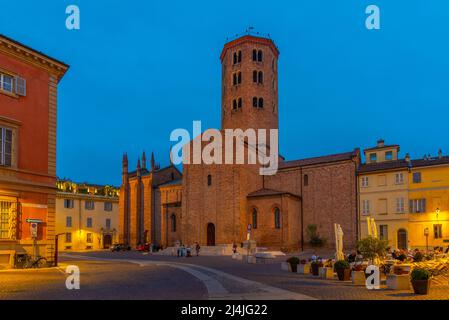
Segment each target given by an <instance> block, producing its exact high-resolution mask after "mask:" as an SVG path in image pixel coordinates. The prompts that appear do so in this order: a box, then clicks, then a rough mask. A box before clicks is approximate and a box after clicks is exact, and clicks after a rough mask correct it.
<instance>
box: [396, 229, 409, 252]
mask: <svg viewBox="0 0 449 320" xmlns="http://www.w3.org/2000/svg"><path fill="white" fill-rule="evenodd" d="M407 242H408V241H407V231H406V230H405V229H399V230H398V249H407V247H408V243H407Z"/></svg>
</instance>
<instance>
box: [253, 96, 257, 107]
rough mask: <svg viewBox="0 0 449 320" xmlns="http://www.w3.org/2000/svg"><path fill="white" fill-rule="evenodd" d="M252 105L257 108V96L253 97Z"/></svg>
mask: <svg viewBox="0 0 449 320" xmlns="http://www.w3.org/2000/svg"><path fill="white" fill-rule="evenodd" d="M253 107H254V108H257V97H254V98H253Z"/></svg>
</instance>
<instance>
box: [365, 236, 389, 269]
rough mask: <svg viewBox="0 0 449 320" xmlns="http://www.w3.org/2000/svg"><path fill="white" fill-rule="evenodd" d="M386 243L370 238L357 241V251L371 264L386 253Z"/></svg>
mask: <svg viewBox="0 0 449 320" xmlns="http://www.w3.org/2000/svg"><path fill="white" fill-rule="evenodd" d="M387 247H388V241H386V240H380V239H377V238H374V237H371V236H368V237H366V238H364V239H361V240H359V241H357V249H358V250H359V251H360V253H361V254H362V255H363V257H364V258H365V259H368V260H370V262H371V263H372V264H374V263H375V262H376V260H378V259H379V258H381V257H383V256H384V255H385V253H386V252H387Z"/></svg>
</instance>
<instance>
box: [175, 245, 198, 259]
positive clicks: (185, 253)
mask: <svg viewBox="0 0 449 320" xmlns="http://www.w3.org/2000/svg"><path fill="white" fill-rule="evenodd" d="M176 248H177V256H178V258H180V257H191V256H192V249H191V248H190V247H189V246H188V245H184V244H182V243H180V244H178V245H176ZM200 250H201V247H200V244H199V243H198V242H196V243H195V253H196V256H197V257H198V256H199V255H200Z"/></svg>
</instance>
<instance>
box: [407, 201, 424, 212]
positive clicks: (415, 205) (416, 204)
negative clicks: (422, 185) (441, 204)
mask: <svg viewBox="0 0 449 320" xmlns="http://www.w3.org/2000/svg"><path fill="white" fill-rule="evenodd" d="M409 205H410V208H409V209H410V213H423V212H426V199H413V200H410V204H409Z"/></svg>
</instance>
